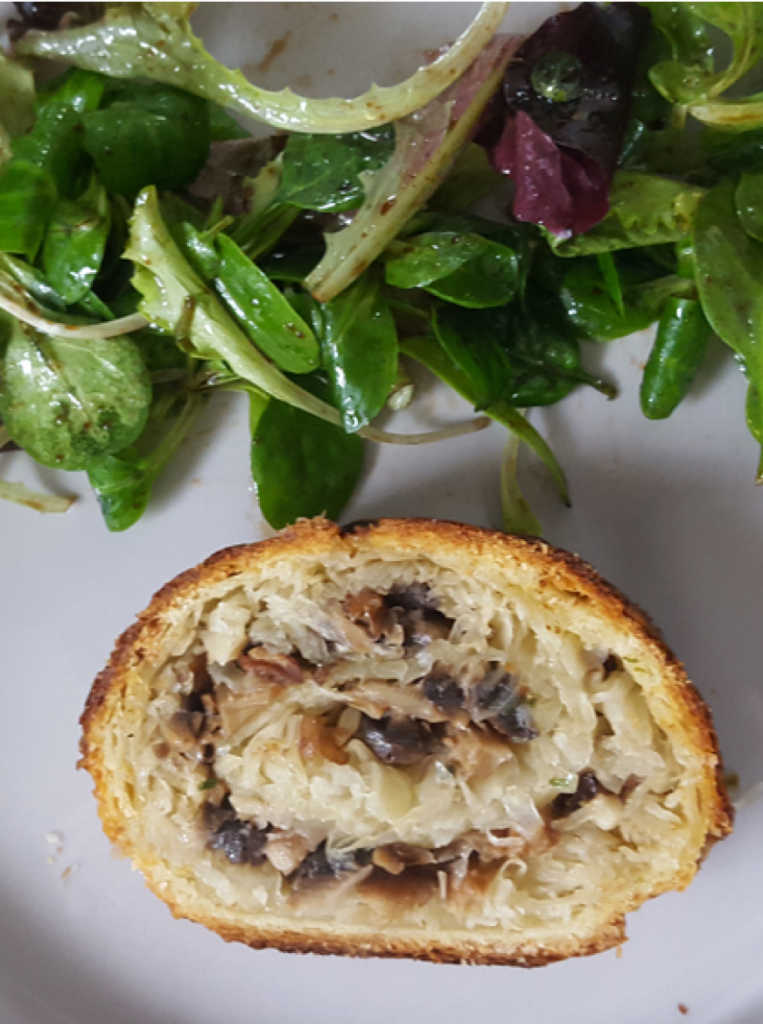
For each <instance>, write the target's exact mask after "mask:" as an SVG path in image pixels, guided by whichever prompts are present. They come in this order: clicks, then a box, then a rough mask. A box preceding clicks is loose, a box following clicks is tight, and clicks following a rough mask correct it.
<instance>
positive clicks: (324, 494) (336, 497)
mask: <svg viewBox="0 0 763 1024" xmlns="http://www.w3.org/2000/svg"><path fill="white" fill-rule="evenodd" d="M255 420H256V425H255V427H254V430H253V433H252V451H251V467H252V477H253V479H254V482H255V485H256V487H257V497H258V499H259V502H260V508H261V509H262V514H263V515H264V516H265V518H266V520H267V521H268V523H270V525H271V526H272V527H273V528H274V529H276V530H280V529H282V528H283V527H284V526H288V525H289V523H293V522H295V520H297V519H299V518H300V517H303V516H304V517H309V516H319V515H326V516H328V517H329V518H330V519H337V518H338V517H339V515H340V514H341V512H342V509H343V508H344V506H345V505H346V504H347V502H348V501H349V500H350V497H351V496H352V493H353V491H354V490H355V487H356V486H357V483H358V480H359V478H360V473H361V471H362V468H363V441H362V440H361V439H360V438H359V437H358V436H357V435H355V434H346V433H345V432H344V430H342V428H341V427H337V426H334V425H333V424H331V423H326V422H325V420H318V419H315V417H313V416H310V415H309V413H306V412H304V411H303V410H301V409H296V408H294V406H290V405H286V404H285V403H283V402H279V401H277V400H276V399H273V398H271V399H270V400H269V402H268V403H267V406H266V408H265V409H264V411H263V410H261V409H260V408H258V415H257V416H256V417H255Z"/></svg>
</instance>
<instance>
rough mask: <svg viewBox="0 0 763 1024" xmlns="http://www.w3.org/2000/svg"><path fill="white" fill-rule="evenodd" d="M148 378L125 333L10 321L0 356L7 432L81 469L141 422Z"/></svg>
mask: <svg viewBox="0 0 763 1024" xmlns="http://www.w3.org/2000/svg"><path fill="white" fill-rule="evenodd" d="M150 403H151V385H150V383H149V379H148V374H147V373H146V370H145V367H144V365H143V362H142V360H141V357H140V353H139V352H138V349H137V348H136V346H135V344H134V343H133V342H132V341H131V340H130V339H129V338H118V339H112V340H107V341H99V340H95V341H80V340H79V339H76V338H52V337H44V336H43V335H41V334H38V333H37V332H36V331H33V330H32V329H31V328H29V327H27V326H26V325H24V324H20V323H18V322H14V325H13V331H12V334H11V338H10V341H9V342H8V345H7V348H6V350H5V353H4V356H3V362H2V381H1V383H0V415H2V419H3V423H4V424H5V426H6V428H7V430H8V432H9V434H10V435H11V437H12V438H13V440H14V441H16V443H17V444H19V445H21V447H22V448H24V450H25V451H27V452H28V453H29V454H30V455H31V456H32V457H33V458H34V459H36V460H37V461H38V462H40V463H42V465H44V466H50V467H52V468H53V469H70V470H74V469H86V468H87V466H88V464H89V463H90V462H91V461H92V460H93V459H94V458H96V457H98V456H101V455H108V454H112V453H114V452H117V451H119V450H120V449H121V448H124V447H126V446H127V445H129V444H132V442H133V441H134V440H135V439H136V437H138V435H139V434H140V433H141V431H142V430H143V427H144V425H145V423H146V418H147V416H148V410H149V406H150Z"/></svg>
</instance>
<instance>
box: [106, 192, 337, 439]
mask: <svg viewBox="0 0 763 1024" xmlns="http://www.w3.org/2000/svg"><path fill="white" fill-rule="evenodd" d="M126 256H127V258H128V259H131V260H132V261H133V262H134V263H135V267H136V270H135V275H134V278H133V284H134V286H135V288H136V290H137V291H138V292H139V293H140V295H141V296H142V298H141V303H140V310H141V312H142V313H143V314H144V315H145V316H146V317H147V318H148V319H149V320H150V321H151V322H152V323H155V324H156V325H157V326H158V327H160V328H161V329H163V330H167V331H169V332H171V333H174V332H176V330H177V327H178V325H179V324H180V325H182V327H183V334H184V340H185V341H186V343H187V344H189V345H190V346H191V347H192V349H193V351H194V353H195V354H196V355H197V357H198V358H200V359H213V360H220V361H222V362H224V363H226V364H227V365H228V367H229V368H230V370H231V371H232V372H233V373H234V374H235V375H237V376H238V377H241V378H243V379H244V380H245V381H249V382H250V383H251V384H253V385H254V386H255V387H257V388H259V389H260V390H261V391H263V392H265V393H266V394H268V395H271V396H272V397H273V398H277V399H279V400H280V401H283V402H285V403H286V404H287V405H295V406H297V407H298V408H301V409H304V410H305V411H306V412H309V413H311V414H312V415H314V416H317V417H319V418H322V419H327V420H328V421H329V422H331V423H340V422H341V418H340V416H339V413H338V412H337V411H336V410H335V409H333V408H331V407H330V406H328V405H326V404H325V403H324V402H321V401H320V400H319V399H317V398H314V397H313V396H312V395H311V394H309V393H308V392H306V391H304V390H303V389H302V388H300V387H298V386H297V385H296V384H294V383H293V382H292V381H291V380H289V378H288V377H286V376H284V374H283V373H281V371H280V370H278V369H277V368H276V367H275V366H273V364H272V363H271V362H270V361H269V360H268V359H267V358H266V357H265V356H264V355H263V354H262V353H261V352H260V351H259V350H258V349H257V348H256V347H255V346H254V345H253V344H252V343H251V341H250V340H249V339H248V338H247V336H246V335H245V334H244V333H243V332H242V331H241V329H240V328H239V327H238V326H237V325H236V324H235V323H234V321H233V320H232V319H231V318H230V316H229V315H228V314H227V313H226V312H225V310H224V309H223V307H222V305H221V304H220V300H219V299H218V298H217V296H216V295H215V294H214V293H213V292H212V290H211V288H210V287H209V286H207V285H206V284H204V282H203V281H202V280H201V278H200V277H199V275H198V274H197V273H196V272H195V271H194V270H193V269H192V267H191V265H190V264H189V262H188V261H187V260H186V259H185V257H184V256H183V254H182V253H181V251H180V249H179V248H178V246H177V245H176V244H175V242H174V241H173V239H172V237H171V235H170V233H169V231H168V230H167V227H166V225H165V223H164V221H163V220H162V215H161V210H160V208H159V200H158V197H157V194H156V190H155V189H146V190H144V191H143V192H142V193H141V194H140V196H138V199H137V202H136V204H135V213H134V215H133V220H132V225H131V230H130V244H129V247H128V250H127V253H126Z"/></svg>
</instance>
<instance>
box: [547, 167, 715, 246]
mask: <svg viewBox="0 0 763 1024" xmlns="http://www.w3.org/2000/svg"><path fill="white" fill-rule="evenodd" d="M704 193H705V190H704V189H702V188H699V187H698V186H695V185H687V184H684V183H683V182H680V181H673V180H672V179H670V178H661V177H658V176H657V175H654V174H640V173H638V172H637V171H619V172H618V173H617V174H616V175H615V180H614V184H613V186H612V192H611V194H610V210H609V213H608V214H607V216H606V217H605V218H604V220H603V221H601V222H600V223H599V224H597V225H596V226H595V227H594V228H591V230H590V231H587V232H586V233H585V234H584V235H577V236H575V237H573V238H566V239H565V238H557V237H556V236H554V235H551V234H550V233H548V234H547V236H546V237H547V241H548V243H549V245H550V246H551V248H552V249H553V251H554V252H555V253H556V255H557V256H588V255H592V254H594V253H600V252H615V251H616V250H618V249H635V248H639V247H641V246H646V245H660V244H662V243H664V242H678V241H680V240H681V239H682V238H686V237H688V235H689V233H690V231H691V227H692V221H693V218H694V215H695V213H696V210H697V206H698V205H699V202H700V200H701V199H702V196H703V195H704Z"/></svg>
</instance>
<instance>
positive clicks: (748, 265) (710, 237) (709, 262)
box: [693, 181, 763, 446]
mask: <svg viewBox="0 0 763 1024" xmlns="http://www.w3.org/2000/svg"><path fill="white" fill-rule="evenodd" d="M693 242H694V253H695V259H696V267H697V271H696V281H697V290H698V292H699V297H700V301H701V303H702V309H703V311H704V314H705V316H706V317H707V320H708V322H709V323H710V325H711V327H712V328H713V330H714V331H715V333H716V334H717V335H718V337H719V338H720V339H721V341H724V342H725V343H726V344H727V345H728V346H729V348H731V349H732V350H733V351H734V352H735V353H736V355H737V356H738V357H739V359H740V360H741V362H742V365H743V368H744V371H745V374H746V376H747V379H748V381H749V388H748V392H747V424H748V426H749V428H750V432H751V433H752V435H753V437H754V438H755V439H756V441H758V443H759V444H761V445H762V446H763V289H761V287H760V282H761V281H763V243H761V242H759V241H757V240H756V239H754V238H750V237H749V236H748V235H747V234H746V233H745V230H744V228H743V227H742V225H741V223H740V221H739V219H738V217H737V215H736V210H735V207H734V184H733V182H731V181H725V182H723V183H722V184H720V185H718V186H717V187H716V188H714V189H712V190H711V191H710V192H708V194H707V195H706V196H705V197H704V199H703V200H702V202H701V203H700V204H699V208H698V209H697V214H696V219H695V224H694V233H693Z"/></svg>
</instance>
